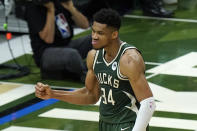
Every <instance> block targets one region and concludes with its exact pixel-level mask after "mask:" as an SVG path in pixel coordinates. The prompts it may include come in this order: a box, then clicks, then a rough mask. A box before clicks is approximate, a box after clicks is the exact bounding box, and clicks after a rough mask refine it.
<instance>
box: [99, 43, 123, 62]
mask: <svg viewBox="0 0 197 131" xmlns="http://www.w3.org/2000/svg"><path fill="white" fill-rule="evenodd" d="M125 44H126V42H123V43H122V44H121V45H120V48H119V50H118V53H117V54H116V57H115V58H114V59H113V60H112V61H111V62H109V63H108V62H107V61H106V60H105V57H104V53H105V50H104V49H103V52H102V53H103V54H102V55H103V61H104V62H105V64H106V65H107V66H109V65H111V64H112V63H114V61H115V60H116V58H117V57H118V56H119V53H120V51H121V49H122V46H123V45H125Z"/></svg>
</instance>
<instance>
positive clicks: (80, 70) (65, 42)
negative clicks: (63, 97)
mask: <svg viewBox="0 0 197 131" xmlns="http://www.w3.org/2000/svg"><path fill="white" fill-rule="evenodd" d="M27 6H28V7H27V11H26V20H27V23H28V28H29V33H30V40H31V47H32V50H33V58H34V60H35V63H36V65H37V66H38V67H40V69H41V77H42V78H44V79H45V78H47V79H48V78H49V79H64V78H67V77H69V78H73V79H76V78H77V79H78V78H79V79H80V80H81V81H82V82H83V81H84V78H85V75H86V71H87V68H86V64H85V62H83V59H85V58H86V56H87V53H88V51H89V50H90V49H92V45H91V36H85V37H81V38H79V39H76V40H72V38H73V28H74V26H77V27H80V28H83V29H86V28H88V27H89V22H88V19H87V18H86V17H85V16H84V15H83V14H82V13H80V12H79V11H78V10H77V9H76V8H75V6H74V4H73V1H72V0H55V1H51V0H41V1H40V2H37V3H36V2H34V3H32V4H28V5H27Z"/></svg>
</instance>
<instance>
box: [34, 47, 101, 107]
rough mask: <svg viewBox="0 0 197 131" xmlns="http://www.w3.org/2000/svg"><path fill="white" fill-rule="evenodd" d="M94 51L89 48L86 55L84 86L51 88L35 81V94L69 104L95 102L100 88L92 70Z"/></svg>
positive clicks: (98, 96)
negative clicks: (61, 88)
mask: <svg viewBox="0 0 197 131" xmlns="http://www.w3.org/2000/svg"><path fill="white" fill-rule="evenodd" d="M95 53H96V51H95V50H91V51H90V52H89V53H88V57H87V67H88V72H87V76H86V80H85V87H84V88H80V89H77V90H75V91H60V90H53V89H51V88H50V87H49V86H48V85H44V84H42V83H37V85H36V87H35V89H36V91H35V95H36V96H37V97H39V98H41V99H50V98H55V99H59V100H61V101H65V102H68V103H71V104H79V105H87V104H95V103H96V102H97V101H98V100H99V98H100V90H99V85H98V81H97V78H96V76H95V74H94V71H93V61H94V56H95Z"/></svg>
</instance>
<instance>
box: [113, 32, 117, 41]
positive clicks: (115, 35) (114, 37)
mask: <svg viewBox="0 0 197 131" xmlns="http://www.w3.org/2000/svg"><path fill="white" fill-rule="evenodd" d="M116 38H118V31H113V32H112V39H116Z"/></svg>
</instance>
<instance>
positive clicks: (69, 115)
mask: <svg viewBox="0 0 197 131" xmlns="http://www.w3.org/2000/svg"><path fill="white" fill-rule="evenodd" d="M39 117H50V118H60V119H72V120H83V121H95V122H97V121H98V120H99V113H98V112H94V111H82V110H69V109H60V108H54V109H52V110H49V111H47V112H45V113H42V114H40V115H39Z"/></svg>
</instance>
